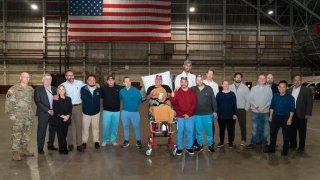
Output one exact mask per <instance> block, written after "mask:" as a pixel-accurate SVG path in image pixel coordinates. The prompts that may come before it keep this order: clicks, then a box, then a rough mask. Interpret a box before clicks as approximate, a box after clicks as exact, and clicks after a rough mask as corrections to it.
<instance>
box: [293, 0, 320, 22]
mask: <svg viewBox="0 0 320 180" xmlns="http://www.w3.org/2000/svg"><path fill="white" fill-rule="evenodd" d="M292 1H293V2H294V3H295V4H296V5H298V6H299V7H301V8H302V9H304V10H305V11H307V12H308V13H310V14H311V15H312V16H314V17H315V18H317V20H320V16H319V15H318V14H317V13H315V12H313V11H312V10H311V9H309V8H308V7H307V6H305V5H304V4H301V3H300V2H299V1H297V0H292Z"/></svg>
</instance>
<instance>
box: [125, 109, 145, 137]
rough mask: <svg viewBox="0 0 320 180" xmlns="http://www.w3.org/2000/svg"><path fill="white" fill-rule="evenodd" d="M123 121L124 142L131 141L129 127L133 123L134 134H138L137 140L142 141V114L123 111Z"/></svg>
mask: <svg viewBox="0 0 320 180" xmlns="http://www.w3.org/2000/svg"><path fill="white" fill-rule="evenodd" d="M121 119H122V125H123V131H124V132H123V134H124V140H126V141H129V127H130V122H131V123H132V125H133V128H134V132H135V134H136V140H137V141H140V113H139V112H129V111H122V112H121Z"/></svg>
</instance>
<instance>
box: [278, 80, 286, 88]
mask: <svg viewBox="0 0 320 180" xmlns="http://www.w3.org/2000/svg"><path fill="white" fill-rule="evenodd" d="M280 84H285V85H286V87H287V86H288V82H287V81H285V80H281V81H279V85H280Z"/></svg>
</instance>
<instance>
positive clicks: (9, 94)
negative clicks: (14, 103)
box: [6, 89, 13, 99]
mask: <svg viewBox="0 0 320 180" xmlns="http://www.w3.org/2000/svg"><path fill="white" fill-rule="evenodd" d="M12 94H13V90H12V89H9V90H8V92H7V96H6V97H7V98H8V99H9V98H11V96H12Z"/></svg>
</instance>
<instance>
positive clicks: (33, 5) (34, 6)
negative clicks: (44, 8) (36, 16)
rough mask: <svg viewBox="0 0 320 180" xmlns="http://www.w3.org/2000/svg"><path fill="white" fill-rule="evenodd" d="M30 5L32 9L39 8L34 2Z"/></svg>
mask: <svg viewBox="0 0 320 180" xmlns="http://www.w3.org/2000/svg"><path fill="white" fill-rule="evenodd" d="M30 7H31V9H33V10H38V9H39V8H38V5H36V4H31V5H30Z"/></svg>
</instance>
